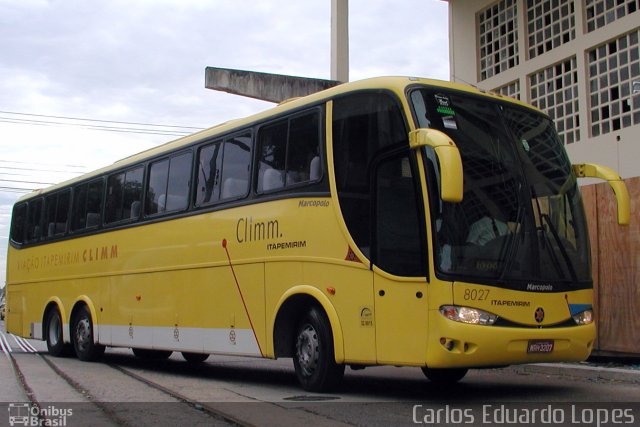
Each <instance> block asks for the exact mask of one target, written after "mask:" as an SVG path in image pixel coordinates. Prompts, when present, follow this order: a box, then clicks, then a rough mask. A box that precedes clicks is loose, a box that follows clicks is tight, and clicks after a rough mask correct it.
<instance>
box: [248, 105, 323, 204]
mask: <svg viewBox="0 0 640 427" xmlns="http://www.w3.org/2000/svg"><path fill="white" fill-rule="evenodd" d="M320 135H321V134H320V113H319V111H318V110H315V109H314V110H313V111H310V112H306V113H302V114H299V115H297V116H293V117H291V118H289V119H286V120H282V121H279V122H276V123H274V124H271V125H268V126H265V127H263V128H262V129H260V134H259V137H258V150H259V161H260V163H259V165H258V187H257V191H258V193H262V192H268V191H272V190H278V189H281V188H285V187H290V186H293V185H296V184H302V183H306V182H311V181H318V180H319V179H320V178H322V163H321V161H320Z"/></svg>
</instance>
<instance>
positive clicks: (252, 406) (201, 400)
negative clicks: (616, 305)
mask: <svg viewBox="0 0 640 427" xmlns="http://www.w3.org/2000/svg"><path fill="white" fill-rule="evenodd" d="M0 327H1V328H2V329H4V327H3V325H1V324H0ZM0 344H2V346H1V347H2V352H3V353H4V354H0V402H4V404H2V403H0V425H8V423H7V421H8V417H9V415H11V414H14V415H15V414H18V416H20V415H21V414H25V413H27V415H29V414H30V413H31V414H35V415H37V416H39V417H40V420H41V421H44V420H49V422H51V420H58V421H59V422H61V420H63V419H64V422H65V423H66V424H65V425H69V426H71V425H88V424H91V425H105V426H107V425H109V426H111V425H136V426H138V425H153V426H164V425H255V426H262V425H273V426H284V425H292V426H293V425H295V426H300V425H304V424H309V425H313V426H314V427H315V426H332V427H333V426H340V425H358V426H365V425H366V426H369V425H371V426H387V425H415V424H416V422H417V423H423V424H424V423H426V422H428V423H431V422H432V421H433V422H435V424H437V425H454V424H455V423H456V422H457V423H458V424H459V425H494V426H495V425H498V424H503V425H505V424H506V425H508V423H506V422H504V421H508V420H509V419H508V417H509V416H529V415H530V414H531V413H532V411H533V409H536V408H537V409H538V410H539V411H542V410H543V409H545V408H546V409H547V412H546V414H548V415H549V416H555V417H556V421H562V422H561V423H555V424H556V425H572V426H574V427H575V426H578V425H584V426H586V425H594V426H595V425H597V421H598V417H600V418H601V417H603V416H606V417H607V422H613V417H614V416H616V415H619V419H618V421H622V424H623V425H624V424H625V423H624V422H625V421H634V422H633V423H632V424H630V425H633V424H635V425H638V424H640V403H639V402H640V386H639V384H638V383H635V382H634V381H635V379H632V378H625V377H624V376H622V377H616V378H619V379H620V380H607V379H602V378H600V377H601V375H599V374H598V371H597V370H594V371H592V372H593V373H592V374H591V371H586V372H583V373H582V374H581V375H573V374H572V372H573V371H571V370H563V369H561V368H557V369H552V370H542V369H535V367H533V368H529V369H527V368H523V367H514V368H504V369H491V370H474V371H471V372H470V373H469V374H468V375H467V377H465V379H464V380H463V381H462V382H461V383H460V384H458V385H457V386H456V387H452V388H442V387H439V386H437V385H435V384H433V383H430V382H429V381H427V380H426V379H425V378H424V376H423V375H422V372H421V371H420V370H419V369H414V368H395V367H376V368H367V369H365V370H363V371H353V370H350V369H347V373H346V376H345V381H344V384H343V386H342V388H341V389H340V390H339V391H337V392H335V393H329V394H325V395H320V394H312V393H307V392H304V391H303V390H301V389H300V388H299V387H298V386H297V384H296V382H295V376H294V373H293V368H292V364H291V360H289V359H282V360H276V361H270V360H260V359H252V358H237V357H222V356H212V357H210V359H209V360H208V361H207V362H205V363H203V364H200V365H190V364H187V363H186V362H185V361H184V360H183V359H182V357H181V356H179V355H178V354H174V355H173V356H172V357H171V358H170V359H168V360H163V361H152V362H149V361H142V360H139V359H136V358H135V357H133V355H132V353H131V351H130V350H128V349H107V352H106V354H105V357H104V359H103V360H102V361H101V362H100V363H84V362H80V361H78V360H77V359H75V358H53V357H50V356H48V354H47V353H46V349H45V345H44V343H43V342H40V341H31V340H23V339H20V338H17V337H14V336H13V335H10V334H5V333H4V332H2V333H0ZM9 350H10V351H9ZM610 402H614V403H610ZM629 402H631V403H629ZM36 404H37V405H39V407H40V409H33V408H32V406H33V405H36ZM10 405H12V406H11V407H9V406H10ZM4 408H6V409H4ZM598 409H601V411H600V412H598ZM69 410H71V411H72V413H65V411H69ZM47 411H49V412H47ZM509 411H511V412H509ZM625 411H626V412H625ZM629 411H631V412H629ZM39 414H40V415H39ZM535 414H536V413H535V412H534V415H535ZM65 415H66V417H65ZM537 416H538V417H540V416H544V413H543V412H538V413H537ZM559 417H562V419H560V418H559ZM523 420H524V421H526V420H525V419H522V418H520V419H518V421H520V422H519V423H518V424H523V422H522V421H523ZM500 421H503V422H502V423H501V422H500ZM533 421H537V422H533V423H530V424H531V425H541V424H543V422H544V420H543V419H537V420H533ZM588 421H593V422H592V423H589V422H588ZM600 421H602V419H600ZM489 423H491V424H489ZM16 425H17V424H16ZM600 425H603V426H604V425H614V424H607V423H602V422H601V423H600ZM616 425H620V424H616Z"/></svg>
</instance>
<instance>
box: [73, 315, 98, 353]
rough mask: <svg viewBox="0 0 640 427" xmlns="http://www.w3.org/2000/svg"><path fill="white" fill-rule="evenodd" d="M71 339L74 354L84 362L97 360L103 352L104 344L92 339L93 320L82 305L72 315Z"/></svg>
mask: <svg viewBox="0 0 640 427" xmlns="http://www.w3.org/2000/svg"><path fill="white" fill-rule="evenodd" d="M71 340H72V341H73V348H74V349H75V350H76V356H78V359H80V360H82V361H84V362H92V361H95V360H98V359H99V358H100V357H102V355H103V354H104V346H103V345H99V344H96V343H95V341H94V337H93V321H92V320H91V313H90V312H89V309H88V308H87V307H82V308H81V309H80V311H78V313H77V314H76V315H75V316H74V317H73V325H72V328H71Z"/></svg>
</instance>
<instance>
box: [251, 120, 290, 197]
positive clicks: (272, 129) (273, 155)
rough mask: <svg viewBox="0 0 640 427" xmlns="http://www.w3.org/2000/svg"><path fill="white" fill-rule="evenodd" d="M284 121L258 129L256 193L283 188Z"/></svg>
mask: <svg viewBox="0 0 640 427" xmlns="http://www.w3.org/2000/svg"><path fill="white" fill-rule="evenodd" d="M287 123H288V122H287V121H286V120H283V121H281V122H278V123H275V124H272V125H268V126H265V127H263V128H262V129H260V134H259V137H258V144H259V145H258V150H259V151H258V152H259V156H260V157H259V162H260V163H259V164H258V192H259V193H263V192H265V191H273V190H278V189H280V188H282V187H284V179H285V177H284V173H285V167H286V164H285V163H286V154H287V126H288V124H287Z"/></svg>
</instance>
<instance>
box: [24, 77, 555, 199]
mask: <svg viewBox="0 0 640 427" xmlns="http://www.w3.org/2000/svg"><path fill="white" fill-rule="evenodd" d="M412 85H426V86H436V87H441V88H444V89H453V90H458V91H463V92H467V93H471V94H475V95H480V96H487V97H491V98H495V99H496V100H501V101H505V102H510V103H514V104H518V105H520V106H523V107H526V108H529V109H533V110H536V111H538V112H540V113H542V114H545V115H546V113H544V112H542V111H540V110H538V109H537V108H535V107H533V106H531V105H529V104H526V103H524V102H522V101H519V100H517V99H514V98H509V97H505V96H502V95H500V94H497V93H493V92H487V91H484V90H481V89H478V88H475V87H473V86H469V85H463V84H459V83H453V82H448V81H444V80H435V79H426V78H419V77H374V78H370V79H365V80H359V81H355V82H349V83H343V84H340V85H338V86H335V87H332V88H330V89H326V90H323V91H320V92H317V93H314V94H311V95H307V96H304V97H300V98H294V99H291V100H286V101H283V102H281V103H280V104H278V105H277V106H275V107H273V108H269V109H267V110H265V111H262V112H260V113H257V114H253V115H251V116H248V117H245V118H241V119H233V120H229V121H227V122H224V123H221V124H218V125H215V126H213V127H210V128H208V129H205V130H202V131H199V132H196V133H193V134H191V135H187V136H184V137H181V138H179V139H176V140H173V141H169V142H167V143H164V144H161V145H159V146H157V147H153V148H150V149H148V150H145V151H142V152H139V153H136V154H133V155H131V156H129V157H125V158H124V159H121V160H118V161H116V162H115V163H112V164H110V165H108V166H105V167H103V168H100V169H97V170H94V171H92V172H88V173H86V174H83V175H81V176H78V177H75V178H72V179H69V180H67V181H64V182H61V183H58V184H55V185H52V186H50V187H46V188H42V189H38V190H34V191H32V192H31V193H28V194H26V195H24V196H22V197H20V199H19V200H18V201H22V200H24V199H30V198H32V197H36V196H40V195H43V194H46V193H50V192H53V191H55V190H58V189H60V188H65V187H67V186H70V185H73V184H74V183H76V182H82V181H85V180H89V179H91V178H92V177H98V176H102V175H104V174H106V173H109V172H110V171H115V170H119V169H122V168H126V167H127V166H129V165H134V164H138V163H140V162H143V161H145V160H146V159H149V158H153V157H156V156H162V154H164V153H170V152H173V151H176V150H180V149H181V148H187V147H189V146H191V145H193V144H196V143H198V142H201V141H204V140H208V139H213V138H215V137H217V136H223V135H225V134H228V133H230V132H233V131H234V130H240V129H243V128H246V127H248V126H251V125H252V124H254V123H257V122H260V121H263V120H268V119H269V118H271V117H276V116H279V115H280V114H285V113H287V112H289V111H293V110H296V109H299V108H302V107H304V106H305V105H313V104H317V103H318V102H321V101H323V100H327V99H330V98H333V97H336V96H339V95H341V94H344V93H348V92H353V91H358V90H367V89H373V90H375V89H387V90H391V91H393V92H395V93H397V94H402V93H404V91H405V89H406V87H407V86H412Z"/></svg>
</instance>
